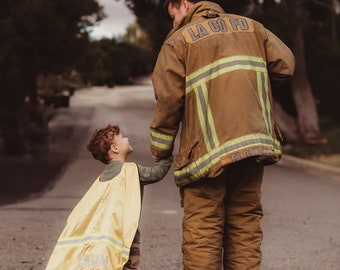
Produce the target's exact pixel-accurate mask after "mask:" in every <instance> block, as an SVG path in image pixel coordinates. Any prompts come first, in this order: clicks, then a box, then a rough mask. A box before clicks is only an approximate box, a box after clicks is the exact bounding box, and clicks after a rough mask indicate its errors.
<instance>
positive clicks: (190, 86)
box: [186, 55, 267, 94]
mask: <svg viewBox="0 0 340 270" xmlns="http://www.w3.org/2000/svg"><path fill="white" fill-rule="evenodd" d="M235 70H253V71H256V72H267V68H266V62H265V61H263V59H262V58H261V57H252V56H243V55H236V56H232V57H226V58H222V59H220V60H218V61H215V62H213V63H211V64H209V65H207V66H205V67H203V68H201V69H199V70H197V71H195V72H193V73H192V74H190V75H188V76H187V77H186V93H187V94H188V93H189V92H190V91H192V90H194V89H195V88H197V87H198V86H199V85H202V84H205V83H206V82H208V81H210V80H212V79H214V78H216V77H218V76H220V75H222V74H224V73H227V72H231V71H235Z"/></svg>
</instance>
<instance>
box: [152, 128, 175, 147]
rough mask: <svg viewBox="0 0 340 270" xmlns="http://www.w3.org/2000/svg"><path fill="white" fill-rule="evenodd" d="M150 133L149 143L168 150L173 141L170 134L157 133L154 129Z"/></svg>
mask: <svg viewBox="0 0 340 270" xmlns="http://www.w3.org/2000/svg"><path fill="white" fill-rule="evenodd" d="M150 133H151V145H152V146H154V147H157V148H159V149H162V150H170V149H171V147H172V144H173V141H174V137H173V136H170V135H165V134H163V133H158V132H156V131H154V130H151V131H150Z"/></svg>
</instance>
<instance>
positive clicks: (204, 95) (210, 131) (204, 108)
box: [195, 85, 219, 151]
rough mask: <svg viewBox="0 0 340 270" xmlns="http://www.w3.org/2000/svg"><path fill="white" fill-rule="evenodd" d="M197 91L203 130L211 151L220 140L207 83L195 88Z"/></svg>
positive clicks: (207, 145)
mask: <svg viewBox="0 0 340 270" xmlns="http://www.w3.org/2000/svg"><path fill="white" fill-rule="evenodd" d="M195 92H196V96H198V100H197V102H196V104H197V111H198V117H199V121H200V124H201V130H202V133H203V137H204V141H205V144H206V147H207V150H208V151H211V150H212V149H214V148H215V147H217V146H218V145H219V141H218V138H217V135H216V130H215V125H214V119H213V117H212V113H211V110H210V106H209V100H208V90H207V88H206V87H205V85H201V86H199V87H198V88H197V90H195Z"/></svg>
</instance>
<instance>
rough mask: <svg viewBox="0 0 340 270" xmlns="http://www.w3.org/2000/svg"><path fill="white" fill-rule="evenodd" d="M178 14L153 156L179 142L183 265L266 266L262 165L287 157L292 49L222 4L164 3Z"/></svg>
mask: <svg viewBox="0 0 340 270" xmlns="http://www.w3.org/2000/svg"><path fill="white" fill-rule="evenodd" d="M165 6H166V7H167V9H168V12H169V14H170V16H171V18H172V20H173V26H174V27H173V29H172V30H171V31H170V33H169V34H168V36H167V38H166V40H165V42H164V44H163V46H162V48H161V51H160V53H159V55H158V59H157V62H156V65H155V68H154V72H153V75H152V81H153V87H154V91H155V97H156V105H155V109H154V118H153V120H152V122H151V124H150V133H151V152H152V155H153V156H154V157H155V159H156V160H162V159H164V158H166V157H168V156H170V155H171V154H172V152H173V149H174V142H175V138H176V135H177V133H179V130H181V131H180V142H179V143H180V144H179V150H178V154H177V156H176V159H175V162H174V177H175V182H176V184H177V185H178V186H179V187H180V191H181V198H182V206H183V209H184V217H183V245H182V251H183V264H184V269H186V270H198V269H202V270H207V269H209V270H215V269H216V270H220V269H221V268H222V269H251V270H253V269H259V267H260V262H261V249H260V246H261V241H262V230H261V226H260V220H261V218H262V215H263V210H262V205H261V184H262V178H263V171H264V166H265V165H270V164H274V163H276V162H277V161H278V160H279V159H280V157H281V137H280V134H279V131H278V129H277V127H276V125H275V123H274V118H273V107H272V92H271V91H272V90H271V86H272V83H273V82H280V81H283V80H286V79H288V78H290V77H291V76H292V75H293V72H294V67H295V59H294V56H293V54H292V52H291V50H290V49H289V48H288V47H287V46H286V45H285V44H284V43H283V42H282V41H281V40H280V39H279V38H278V37H277V36H275V35H274V34H273V33H271V32H270V31H269V30H267V29H266V28H265V27H264V26H263V25H261V24H260V23H259V22H256V21H254V20H252V19H249V18H247V17H243V16H239V15H234V14H226V13H225V12H224V11H223V9H222V8H221V7H220V6H219V5H217V4H216V3H213V2H209V1H194V0H190V1H189V0H167V1H165Z"/></svg>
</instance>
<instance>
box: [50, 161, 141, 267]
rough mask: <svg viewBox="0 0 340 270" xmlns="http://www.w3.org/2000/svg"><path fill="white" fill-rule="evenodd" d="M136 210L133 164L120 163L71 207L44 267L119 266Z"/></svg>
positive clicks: (136, 219)
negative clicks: (111, 175) (109, 176)
mask: <svg viewBox="0 0 340 270" xmlns="http://www.w3.org/2000/svg"><path fill="white" fill-rule="evenodd" d="M140 212H141V194H140V183H139V176H138V169H137V165H136V164H135V163H124V165H123V167H122V170H121V172H120V174H119V175H117V176H116V177H114V178H113V179H112V180H110V181H106V182H100V181H99V178H97V180H96V181H95V182H94V183H93V185H92V186H91V187H90V189H89V190H88V191H87V192H86V194H85V195H84V197H83V198H82V199H81V200H80V201H79V203H78V204H77V205H76V207H75V208H74V209H73V211H72V212H71V214H70V215H69V217H68V219H67V224H66V226H65V228H64V230H63V232H62V233H61V235H60V237H59V239H58V242H57V244H56V246H55V248H54V250H53V253H52V255H51V257H50V260H49V262H48V265H47V267H46V270H57V269H60V270H65V269H67V270H73V269H84V270H85V269H96V270H101V269H110V270H119V269H123V266H124V264H125V263H126V262H127V260H128V258H129V252H130V247H131V244H132V241H133V238H134V236H135V233H136V230H137V227H138V222H139V217H140Z"/></svg>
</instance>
